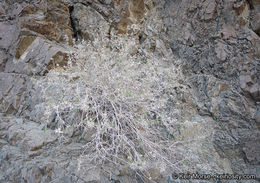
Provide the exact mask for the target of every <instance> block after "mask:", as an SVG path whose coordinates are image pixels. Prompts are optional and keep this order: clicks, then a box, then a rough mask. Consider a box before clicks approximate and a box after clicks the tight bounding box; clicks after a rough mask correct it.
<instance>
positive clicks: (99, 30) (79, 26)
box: [71, 4, 109, 40]
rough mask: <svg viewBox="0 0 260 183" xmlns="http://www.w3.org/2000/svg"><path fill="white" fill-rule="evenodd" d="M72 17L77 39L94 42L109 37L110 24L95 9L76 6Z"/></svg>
mask: <svg viewBox="0 0 260 183" xmlns="http://www.w3.org/2000/svg"><path fill="white" fill-rule="evenodd" d="M71 16H72V19H73V24H74V27H75V32H76V37H77V39H79V40H82V39H83V40H94V39H96V38H100V39H104V38H105V37H106V36H108V32H109V24H108V22H107V21H106V20H105V19H104V18H103V16H102V15H101V14H99V13H98V12H97V11H95V10H94V9H92V8H90V7H87V6H82V5H81V4H76V5H75V6H74V9H73V11H72V15H71Z"/></svg>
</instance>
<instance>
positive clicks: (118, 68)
mask: <svg viewBox="0 0 260 183" xmlns="http://www.w3.org/2000/svg"><path fill="white" fill-rule="evenodd" d="M111 39H112V40H108V39H103V40H96V41H93V42H88V43H81V44H78V45H77V46H76V50H77V51H76V52H74V53H72V56H71V62H70V63H69V65H70V66H69V68H68V69H67V70H66V71H60V70H53V71H51V72H50V73H49V74H48V75H47V76H46V77H45V78H44V79H42V80H39V81H37V82H38V84H41V85H42V87H43V88H44V87H45V88H46V89H45V92H44V94H43V96H44V97H45V100H46V103H45V104H44V105H45V109H46V110H45V111H46V114H45V115H47V116H48V115H50V114H51V113H52V111H53V110H55V113H56V117H55V122H56V123H57V124H56V126H55V127H56V132H57V133H60V134H61V136H60V139H61V140H66V138H69V137H73V135H75V133H78V134H80V136H81V138H82V139H83V142H84V143H85V145H84V149H85V151H84V152H82V158H81V159H80V163H79V167H80V166H81V164H84V163H83V162H89V163H92V164H95V165H102V164H106V163H107V162H112V163H114V164H115V165H122V164H123V165H126V164H127V165H129V166H130V167H131V168H132V169H135V170H137V169H139V170H144V171H145V170H146V168H148V167H149V166H150V165H151V164H156V163H158V164H160V165H161V167H158V168H161V169H164V168H165V167H166V166H167V167H171V168H173V169H178V168H177V167H176V166H175V164H174V162H172V156H174V152H173V149H172V148H169V146H170V145H169V144H170V140H171V138H172V137H171V134H170V132H169V131H167V128H168V127H167V120H168V116H167V115H168V114H167V112H166V111H165V110H164V107H165V103H166V102H167V100H168V98H167V96H166V95H165V90H167V89H169V88H171V87H173V83H174V79H175V77H176V75H178V74H179V72H178V70H176V69H175V67H170V65H171V61H172V59H173V57H172V55H171V54H168V55H164V57H161V55H160V56H158V55H159V54H160V53H161V51H160V49H162V48H160V47H157V48H156V49H157V50H155V51H156V52H155V53H152V52H149V51H147V49H146V48H142V46H140V45H139V40H138V38H136V37H134V36H132V37H131V36H127V35H121V36H116V35H114V36H113V37H112V38H111ZM146 41H147V42H149V40H146ZM146 46H147V45H146ZM144 47H145V45H144ZM133 49H137V50H138V51H137V52H136V54H134V55H131V50H133ZM163 51H164V52H167V50H163ZM160 58H163V60H159V59H160ZM73 63H74V64H73ZM174 69H175V70H174ZM172 73H175V74H174V77H173V74H172ZM48 88H52V89H51V90H48ZM162 131H163V132H162ZM163 133H164V134H165V133H166V135H162V134H163ZM68 136H69V137H68Z"/></svg>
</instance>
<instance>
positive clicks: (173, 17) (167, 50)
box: [0, 0, 260, 183]
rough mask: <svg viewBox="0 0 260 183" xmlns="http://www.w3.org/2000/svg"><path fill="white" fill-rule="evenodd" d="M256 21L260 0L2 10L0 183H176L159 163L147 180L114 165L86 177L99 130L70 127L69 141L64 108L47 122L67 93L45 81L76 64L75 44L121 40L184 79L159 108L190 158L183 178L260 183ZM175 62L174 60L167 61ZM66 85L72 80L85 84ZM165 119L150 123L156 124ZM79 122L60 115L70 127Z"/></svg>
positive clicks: (56, 1) (51, 4)
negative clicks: (83, 161)
mask: <svg viewBox="0 0 260 183" xmlns="http://www.w3.org/2000/svg"><path fill="white" fill-rule="evenodd" d="M259 20H260V1H259V0H248V1H247V0H225V1H217V0H205V1H201V0H171V1H170V0H116V1H111V0H40V1H38V0H32V1H19V0H3V1H1V2H0V114H1V115H0V182H31V183H34V182H35V183H37V182H79V183H81V182H152V181H154V182H167V181H168V182H169V181H172V182H173V181H175V180H172V176H171V174H172V173H174V172H171V171H168V172H167V171H164V172H160V171H159V170H158V169H157V167H156V166H155V167H151V168H150V169H148V170H147V171H146V172H145V173H144V175H145V177H150V179H142V178H141V176H140V175H141V174H142V173H143V172H138V171H134V170H133V169H131V168H130V167H128V166H126V167H124V166H122V167H117V169H116V170H115V169H114V168H115V167H114V165H111V164H109V163H108V164H107V165H106V166H104V167H96V169H89V168H91V167H92V166H94V165H89V164H88V165H87V166H82V167H81V169H79V161H78V160H79V159H80V157H81V155H82V152H83V151H84V149H83V146H84V142H85V141H90V139H91V136H92V134H94V133H95V130H93V129H90V130H89V131H87V132H86V133H84V134H80V133H78V132H77V131H74V130H73V129H69V128H68V129H67V131H66V133H65V134H64V138H65V139H66V138H67V139H66V143H64V144H61V143H60V142H59V140H60V138H59V137H60V136H59V135H58V134H57V128H56V127H57V124H56V122H57V119H58V117H57V113H56V110H57V109H54V108H53V109H51V113H50V115H49V116H43V115H42V114H44V112H45V110H46V104H48V97H49V96H50V97H53V98H58V97H59V96H58V95H61V94H62V93H64V92H65V90H63V89H62V86H64V83H60V84H59V85H58V84H57V85H56V86H55V85H54V84H55V83H54V84H53V86H51V87H50V86H47V85H46V83H44V82H42V80H43V79H44V78H45V77H47V76H48V77H51V76H49V75H48V73H49V72H50V71H52V70H55V71H56V70H57V72H61V73H62V72H64V71H65V70H66V69H67V67H68V66H69V65H72V64H73V63H72V62H71V59H70V57H71V52H73V51H75V49H76V48H75V47H73V45H74V44H80V42H81V41H86V42H90V43H93V42H95V41H101V42H102V41H103V40H110V41H112V39H111V36H112V35H113V34H116V35H121V36H124V35H127V36H132V37H131V38H133V39H135V40H137V41H136V44H135V45H133V47H132V49H131V55H132V56H135V55H139V56H140V55H141V56H143V57H149V56H151V55H152V54H154V55H155V56H156V58H157V57H158V58H161V59H158V62H160V63H162V65H163V67H164V68H165V67H166V68H167V67H172V68H175V67H176V68H179V69H180V72H181V74H180V75H178V77H179V78H178V77H176V75H175V74H172V77H173V78H174V79H175V82H176V83H174V84H171V86H170V87H169V88H165V89H164V91H163V92H162V93H161V94H160V95H158V96H156V97H157V98H160V97H161V98H163V97H166V98H167V102H166V103H164V104H163V107H161V108H160V110H164V112H166V113H167V115H168V116H167V117H169V118H170V120H169V121H168V123H169V124H168V126H167V127H165V126H164V127H163V128H162V129H160V127H158V129H159V131H160V130H161V132H162V134H163V135H164V136H166V137H169V139H174V140H173V141H172V143H173V147H174V148H175V149H176V154H174V156H176V158H179V157H181V156H182V155H183V156H185V155H186V156H190V157H191V159H190V160H191V161H190V162H186V161H182V162H180V163H179V164H178V165H179V167H180V168H183V169H181V170H182V171H184V170H185V171H186V170H189V171H194V172H195V171H197V172H199V173H208V172H207V170H212V171H214V172H211V173H220V172H221V173H234V174H254V175H256V180H248V182H257V181H260V158H259V154H260V37H259V35H260V23H259ZM135 26H136V27H138V29H135ZM108 47H109V45H108ZM120 49H121V48H118V50H120ZM102 51H103V50H102ZM119 52H120V51H119ZM151 53H152V54H151ZM154 55H152V56H154ZM169 55H173V57H174V59H172V60H171V63H168V62H165V61H164V58H165V57H168V56H169ZM143 62H145V61H143ZM160 69H162V70H163V68H159V67H158V70H159V71H160ZM159 71H158V72H159ZM77 72H79V73H80V70H78V71H77ZM176 72H177V71H176ZM125 73H127V71H126V72H125ZM164 74H165V73H162V74H161V75H158V77H162V78H164V77H163V76H164ZM66 77H67V78H71V80H72V81H73V82H74V81H77V80H78V77H79V76H75V77H74V76H66ZM145 77H146V76H145V75H142V77H141V79H143V78H145ZM167 77H168V76H165V78H167ZM169 77H170V76H169ZM141 79H140V80H141ZM165 80H167V79H162V80H161V84H162V85H163V82H165ZM39 83H40V84H39ZM65 84H66V83H65ZM75 88H76V85H75ZM151 88H152V89H151V90H153V89H154V88H156V86H153V87H151ZM73 92H75V93H74V94H76V89H75V90H74V89H73ZM46 93H47V96H44V95H46ZM56 94H57V95H56ZM68 100H70V99H69V98H68ZM156 105H158V106H159V104H156ZM156 110H158V111H156ZM160 110H159V109H155V110H154V111H150V113H149V114H147V115H148V116H149V117H150V118H151V119H153V120H154V119H156V114H159V113H160ZM79 114H80V112H75V113H74V115H71V114H70V113H66V111H64V112H63V115H64V116H65V117H64V116H62V117H64V118H66V119H68V121H69V122H70V123H71V124H73V120H75V119H78V118H80V115H79ZM62 117H61V118H62ZM176 121H177V122H176ZM155 126H156V125H155ZM55 130H56V131H55ZM183 152H185V153H186V154H182V153H183ZM193 164H196V166H195V165H193ZM194 167H196V169H195V168H194ZM108 172H110V173H108ZM111 172H113V174H111ZM178 181H180V180H178ZM212 181H213V182H214V181H217V180H211V181H209V182H212ZM181 182H182V181H181ZM204 182H206V181H204ZM220 182H221V181H220Z"/></svg>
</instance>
